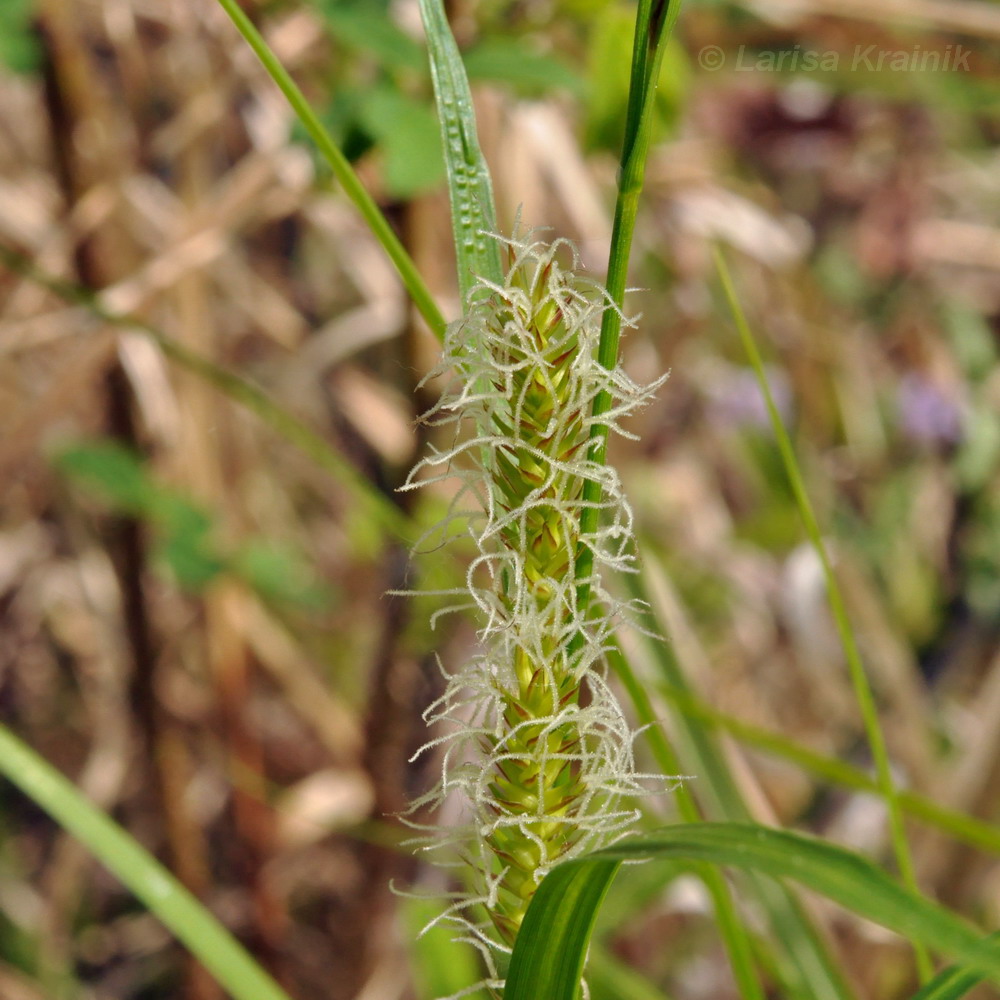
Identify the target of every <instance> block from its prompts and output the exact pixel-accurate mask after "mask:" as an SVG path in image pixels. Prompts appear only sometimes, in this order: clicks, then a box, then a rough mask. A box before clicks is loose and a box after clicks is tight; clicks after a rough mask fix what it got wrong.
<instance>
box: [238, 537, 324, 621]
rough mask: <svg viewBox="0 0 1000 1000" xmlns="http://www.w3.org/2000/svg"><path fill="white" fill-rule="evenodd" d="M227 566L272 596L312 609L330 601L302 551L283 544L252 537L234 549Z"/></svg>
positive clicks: (320, 607) (283, 601) (268, 595)
mask: <svg viewBox="0 0 1000 1000" xmlns="http://www.w3.org/2000/svg"><path fill="white" fill-rule="evenodd" d="M229 567H230V569H231V570H232V571H233V572H234V573H235V574H236V575H237V576H239V577H240V578H241V579H242V580H244V581H245V582H246V583H248V584H249V585H250V586H251V587H253V589H254V590H256V591H257V592H258V593H259V594H261V595H262V596H263V597H267V598H270V599H271V600H274V601H280V602H282V603H285V604H294V605H297V606H298V607H302V608H309V609H313V610H321V609H322V608H325V607H327V606H328V605H329V603H330V592H329V591H328V589H327V588H325V587H323V586H321V585H320V583H319V582H318V581H317V579H316V576H315V574H314V573H313V572H312V570H311V568H310V567H309V566H308V564H307V563H306V562H305V561H304V560H303V559H302V557H301V555H299V553H297V552H296V551H294V550H293V549H290V548H287V547H285V546H279V545H275V544H273V543H271V542H267V541H263V540H260V539H251V540H250V541H249V542H246V543H245V544H244V545H241V546H240V547H239V548H238V549H237V550H236V552H235V553H234V555H233V557H232V559H231V561H230V563H229Z"/></svg>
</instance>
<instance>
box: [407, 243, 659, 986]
mask: <svg viewBox="0 0 1000 1000" xmlns="http://www.w3.org/2000/svg"><path fill="white" fill-rule="evenodd" d="M502 242H503V244H504V246H505V249H506V253H507V257H508V264H509V266H508V270H507V275H506V279H505V280H504V283H503V284H502V285H494V284H491V283H489V282H485V281H480V282H479V284H478V285H477V286H476V287H475V288H474V290H473V292H472V293H471V295H470V304H469V308H468V311H467V314H466V316H465V317H464V318H463V319H462V320H461V321H459V322H458V323H454V324H452V325H451V326H450V327H449V328H448V331H447V334H446V338H445V346H444V355H443V358H442V363H441V366H440V367H439V369H438V370H437V372H435V373H432V374H439V373H441V372H443V371H446V370H449V369H450V370H451V371H452V372H453V373H454V376H455V383H454V386H453V388H452V389H451V390H450V391H449V392H447V393H446V394H445V395H444V396H443V397H442V399H441V400H440V402H439V403H438V404H437V405H436V406H435V407H434V408H433V409H431V410H430V411H429V412H428V413H427V414H425V416H424V420H425V421H426V422H428V423H431V424H436V425H451V427H452V429H453V431H454V438H453V444H452V446H451V447H450V448H448V449H447V450H443V451H432V453H431V454H430V455H429V456H428V457H426V458H424V459H423V460H422V461H421V462H419V463H418V464H417V466H416V467H415V468H414V470H413V472H412V473H411V474H410V477H409V480H408V481H407V485H406V486H405V487H404V489H410V488H415V487H416V486H418V485H423V484H426V483H428V482H434V481H438V480H444V479H457V480H458V481H459V484H460V487H459V489H458V491H457V492H456V494H455V498H454V499H453V501H452V503H451V506H450V509H449V512H448V514H447V516H446V517H445V519H444V521H443V523H442V524H440V525H438V526H437V527H436V528H435V529H434V533H435V534H436V536H437V537H438V538H447V537H454V536H456V535H468V536H471V538H472V539H473V540H474V542H475V545H476V549H477V555H476V557H475V558H474V559H473V561H472V563H471V565H470V567H469V570H468V573H467V578H466V585H467V593H468V596H469V597H470V598H471V601H472V604H473V606H474V607H475V608H476V609H478V611H479V614H480V621H481V629H480V633H479V637H480V641H481V651H480V652H479V653H478V654H477V655H476V656H474V657H473V658H472V659H471V660H470V661H469V662H468V663H466V664H465V665H464V666H463V667H462V668H461V669H460V670H459V671H457V672H456V673H454V674H446V677H447V685H446V689H445V692H444V694H443V695H442V696H441V697H440V698H439V699H438V700H437V701H436V702H435V703H434V704H433V705H431V706H430V708H429V709H428V710H427V712H426V713H425V719H426V721H427V723H428V724H429V725H441V726H443V727H444V728H445V729H446V732H445V735H443V736H440V737H438V738H437V739H435V740H432V741H431V742H430V743H428V744H426V745H425V746H424V747H423V748H422V750H421V751H420V752H421V753H422V752H424V751H426V750H428V749H430V748H431V747H436V746H443V748H444V750H443V762H442V769H441V778H440V781H439V783H438V785H437V786H436V787H435V788H434V789H433V790H432V791H431V792H430V793H428V795H426V796H424V797H423V798H422V799H421V800H419V801H418V802H416V803H414V809H415V810H416V809H418V808H421V807H425V806H433V807H440V806H442V805H443V804H444V802H445V800H446V799H447V798H448V797H449V796H451V795H458V796H460V797H461V800H462V802H463V805H464V811H465V813H466V816H467V821H466V822H465V823H464V824H461V825H460V826H458V827H456V826H450V827H449V828H448V829H447V830H441V829H438V828H437V827H431V826H426V825H420V824H417V823H416V822H413V823H412V825H414V826H415V827H417V828H418V829H420V830H421V836H420V838H419V840H418V842H419V843H420V845H421V846H422V847H423V848H424V849H427V850H429V851H432V852H434V853H435V854H436V855H438V856H439V857H443V858H444V859H445V860H444V861H443V863H444V864H454V863H455V860H454V859H455V856H456V853H457V856H458V858H459V859H460V861H459V863H463V864H466V865H468V868H469V871H470V873H471V881H470V883H469V884H470V885H471V888H470V890H469V891H467V892H466V891H463V892H461V893H458V894H456V895H455V897H454V901H453V905H452V906H451V907H450V909H449V910H448V911H447V912H446V914H445V915H444V919H446V920H449V921H451V922H453V923H456V924H457V925H458V926H460V927H461V929H462V931H463V935H464V939H465V940H468V941H470V942H472V943H473V944H475V945H476V946H477V947H478V948H479V949H480V951H481V952H482V953H483V955H484V957H485V959H486V962H487V965H488V968H489V972H490V979H489V985H490V986H491V988H494V989H497V988H500V987H502V979H501V978H500V976H499V973H498V959H500V961H499V964H500V965H502V958H501V956H502V955H503V954H504V953H509V951H510V950H511V948H512V947H513V943H514V940H515V938H516V936H517V932H518V928H519V927H520V924H521V921H522V920H523V918H524V914H525V911H526V909H527V906H528V904H529V902H530V901H531V897H532V896H533V894H534V892H535V890H536V889H537V887H538V884H539V882H540V881H541V879H542V878H543V877H544V875H545V874H546V872H547V871H548V870H549V869H550V868H551V867H552V866H553V865H554V864H556V863H557V862H559V861H563V860H566V859H569V858H573V857H577V856H579V855H581V854H583V853H586V852H587V851H589V850H592V849H594V848H596V847H599V846H602V845H603V844H606V843H607V842H608V841H610V840H613V839H615V838H616V837H618V836H621V835H622V834H623V833H624V832H625V831H626V830H627V829H628V827H629V826H630V825H631V824H632V823H633V821H634V820H635V818H636V816H637V813H636V810H635V808H634V804H633V803H632V802H631V801H630V800H631V799H632V797H633V796H635V795H636V794H639V793H641V791H642V789H641V787H640V786H639V784H638V781H637V777H638V776H637V775H636V773H635V769H634V764H633V758H632V740H633V734H632V732H631V730H630V727H629V725H628V723H627V722H626V720H625V718H624V716H623V714H622V712H621V709H620V707H619V705H618V703H617V701H616V699H615V697H614V694H613V692H612V691H611V689H610V688H609V687H608V684H607V682H606V679H605V668H604V664H603V654H604V651H605V649H606V647H607V644H608V640H609V638H610V636H611V633H612V630H613V628H614V624H615V620H616V619H617V618H618V617H620V615H621V612H622V610H623V609H622V607H621V606H620V605H618V604H616V603H615V601H614V600H613V599H612V598H611V597H610V596H609V595H608V593H607V592H606V591H605V589H604V588H603V586H602V583H601V572H602V570H604V569H607V568H612V569H619V570H629V569H630V568H632V562H633V559H634V555H633V548H632V514H631V510H630V509H629V507H628V505H627V503H626V502H625V499H624V496H623V493H622V489H621V484H620V481H619V478H618V475H617V473H616V472H615V471H614V470H613V469H612V468H610V467H608V466H606V465H603V464H599V463H597V462H595V461H593V460H592V458H591V440H592V439H591V429H592V427H593V425H594V422H595V421H594V418H593V417H592V416H591V410H592V406H593V402H594V399H595V397H596V396H597V395H598V394H599V393H601V392H607V393H609V394H610V396H611V398H612V400H613V403H612V407H611V409H610V411H609V412H608V413H606V414H604V415H603V416H602V417H601V418H600V423H602V424H604V425H607V426H609V427H610V428H611V429H612V430H614V431H616V432H618V433H621V434H625V432H624V431H622V429H621V428H620V427H619V426H618V420H619V419H620V418H621V417H622V416H623V415H625V414H627V413H629V412H631V411H632V410H634V409H635V408H637V407H638V406H640V405H642V404H643V403H645V402H646V401H647V400H648V399H649V398H650V397H651V395H652V394H653V392H654V391H655V390H656V389H657V388H658V387H659V385H660V384H662V382H663V379H660V380H658V381H657V382H656V383H654V384H653V385H651V386H646V387H640V386H638V385H636V384H635V383H634V382H633V381H632V380H631V379H630V378H629V377H628V376H627V375H626V374H625V373H624V371H622V370H621V369H620V368H616V369H614V370H610V371H609V370H608V369H606V368H604V367H603V366H601V365H600V364H599V363H598V362H597V360H596V349H597V342H598V339H599V335H600V325H601V318H602V316H603V314H604V312H605V311H606V310H608V309H615V308H617V307H616V306H615V305H614V303H613V302H611V300H610V299H609V297H608V295H607V293H606V291H605V290H604V289H603V287H602V286H601V285H599V284H598V283H597V282H595V281H593V280H591V279H588V278H586V277H583V276H581V275H580V274H579V261H578V258H577V256H576V253H575V251H574V249H573V247H572V246H571V244H569V243H568V242H567V241H565V240H557V241H555V242H554V243H551V244H547V243H544V242H542V241H540V240H538V239H535V238H534V234H533V233H529V234H528V235H527V236H526V237H525V238H524V239H523V240H522V239H511V240H507V239H503V240H502ZM560 254H563V255H565V256H568V257H569V258H570V263H571V267H570V269H568V270H566V269H564V268H563V267H562V265H561V264H560V263H559V261H558V259H557V258H558V257H559V256H560ZM587 481H593V482H596V483H599V484H600V486H601V488H602V490H601V497H602V499H601V500H600V501H599V502H598V506H599V507H600V509H601V514H602V517H601V519H600V520H601V521H602V522H603V523H602V526H601V527H599V528H598V529H597V530H595V531H594V532H592V533H582V532H581V529H580V515H581V512H582V510H583V506H584V501H583V491H584V484H585V483H586V482H587ZM587 549H589V550H590V551H591V552H592V553H593V557H594V558H593V566H594V569H593V570H592V572H591V574H590V578H589V579H586V580H581V579H578V578H577V571H576V566H577V560H578V558H579V555H580V553H581V552H582V551H584V550H587ZM581 583H589V585H590V591H591V593H592V595H593V597H592V600H595V601H597V602H598V606H600V607H601V608H603V609H604V612H603V614H601V615H599V616H597V617H595V616H593V615H592V614H588V612H587V609H585V608H581V607H578V602H577V588H578V586H579V585H580V584H581ZM465 606H467V605H465ZM456 849H457V851H456Z"/></svg>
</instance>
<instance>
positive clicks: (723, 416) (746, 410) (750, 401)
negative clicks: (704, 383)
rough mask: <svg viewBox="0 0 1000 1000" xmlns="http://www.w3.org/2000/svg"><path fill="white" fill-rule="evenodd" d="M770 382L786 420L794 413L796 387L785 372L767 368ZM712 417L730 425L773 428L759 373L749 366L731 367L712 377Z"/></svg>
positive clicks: (709, 387) (783, 419)
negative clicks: (793, 393) (758, 382)
mask: <svg viewBox="0 0 1000 1000" xmlns="http://www.w3.org/2000/svg"><path fill="white" fill-rule="evenodd" d="M766 374H767V383H768V385H769V386H770V387H771V395H772V396H773V397H774V405H775V406H776V407H777V408H778V413H779V415H780V416H781V419H782V421H783V422H784V423H787V422H788V420H789V419H790V418H791V415H792V390H791V387H790V386H789V384H788V378H787V376H786V375H785V373H784V372H782V371H779V370H778V369H775V368H768V369H767V372H766ZM708 394H709V399H710V403H709V406H710V411H711V414H712V417H713V418H714V419H715V420H717V421H718V422H719V423H720V424H723V425H724V426H727V427H752V428H755V429H757V430H763V431H770V430H771V418H770V417H769V416H768V412H767V403H766V402H765V401H764V394H763V393H762V392H761V390H760V386H759V385H758V384H757V376H756V375H755V374H754V373H753V371H752V370H751V369H749V368H730V369H728V370H725V371H724V372H722V373H720V374H719V375H718V376H716V377H715V378H713V379H712V381H711V382H710V383H709V385H708Z"/></svg>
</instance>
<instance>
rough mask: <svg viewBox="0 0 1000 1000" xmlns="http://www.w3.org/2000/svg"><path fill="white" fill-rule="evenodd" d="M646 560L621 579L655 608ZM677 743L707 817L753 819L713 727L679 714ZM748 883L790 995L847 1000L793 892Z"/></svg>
mask: <svg viewBox="0 0 1000 1000" xmlns="http://www.w3.org/2000/svg"><path fill="white" fill-rule="evenodd" d="M643 562H644V569H643V572H642V573H639V574H635V573H628V574H625V575H624V577H623V581H624V583H625V585H626V587H628V589H629V591H630V593H631V595H632V596H633V597H635V598H637V599H638V600H640V601H643V602H645V603H646V604H647V605H649V606H651V607H652V606H653V602H652V601H651V600H650V595H649V593H648V592H647V591H646V588H645V585H644V576H645V575H647V574H648V573H650V572H653V571H654V570H655V569H656V568H657V565H656V560H655V559H654V558H653V555H652V553H651V552H646V553H644V559H643ZM651 631H652V632H653V633H654V634H659V633H663V632H665V631H667V630H666V629H665V628H664V627H663V626H662V625H661V624H660V623H658V622H655V621H654V622H653V623H652V627H651ZM645 641H646V643H647V645H648V648H649V650H650V652H651V654H652V656H653V659H654V661H655V663H656V665H657V667H658V668H659V670H660V671H661V673H662V676H663V678H664V679H665V680H666V682H667V684H668V685H669V686H670V688H671V689H673V690H677V691H681V692H684V693H687V694H688V695H690V685H689V684H688V681H687V677H686V676H685V674H684V671H683V669H682V668H681V665H680V663H679V662H678V660H677V657H676V655H675V653H674V647H673V646H672V645H671V644H670V643H669V642H661V641H658V640H655V639H651V638H647V639H646V640H645ZM674 741H675V744H676V746H677V748H678V753H679V755H680V758H681V761H682V764H683V770H684V771H685V772H686V773H688V774H696V775H698V782H697V796H698V798H699V799H700V800H701V801H702V803H703V807H704V811H705V815H706V816H707V817H708V818H710V819H716V820H718V819H723V820H727V821H730V822H737V823H744V822H747V821H749V820H750V819H751V818H752V817H751V814H750V810H749V809H748V808H747V805H746V802H745V801H744V799H743V794H742V792H741V791H740V788H739V786H738V784H737V782H736V780H735V778H734V777H733V775H732V774H731V772H730V771H729V768H728V766H727V764H726V755H725V753H723V750H722V747H721V745H720V743H719V741H718V740H717V739H716V737H715V734H714V733H713V732H711V730H710V728H709V727H707V726H704V725H702V724H700V722H699V721H698V720H695V719H690V718H688V717H687V716H685V715H684V714H683V713H678V714H677V716H676V729H675V735H674ZM746 882H747V883H748V885H749V888H750V891H752V893H753V895H754V896H755V897H756V900H757V901H759V903H760V906H761V908H762V909H763V911H764V912H765V913H766V914H767V920H768V923H769V925H770V928H771V931H772V938H773V941H774V943H775V951H776V953H777V955H778V958H779V962H778V969H779V978H780V979H781V980H782V983H783V986H784V988H785V990H786V992H787V993H788V994H789V995H790V996H792V997H811V998H814V1000H847V998H849V997H850V996H851V990H850V988H849V986H848V984H847V982H846V981H845V979H844V976H843V973H842V972H841V970H840V968H839V967H838V965H837V963H836V962H835V961H834V960H833V959H832V958H831V956H830V954H829V950H828V949H827V947H826V945H825V944H824V942H823V940H822V938H821V937H820V935H819V933H818V932H817V930H816V928H815V926H814V924H813V921H812V919H811V917H810V916H809V914H808V913H807V912H806V910H805V909H804V907H803V906H802V903H801V902H800V901H799V899H798V898H797V897H796V895H795V893H794V891H793V890H792V889H790V888H789V887H787V886H785V885H782V884H780V883H778V882H774V881H772V880H771V879H768V878H765V877H763V876H762V875H759V874H757V873H755V872H750V873H749V874H748V875H747V876H746Z"/></svg>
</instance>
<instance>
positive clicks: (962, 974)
mask: <svg viewBox="0 0 1000 1000" xmlns="http://www.w3.org/2000/svg"><path fill="white" fill-rule="evenodd" d="M987 940H988V941H994V942H997V943H1000V932H998V933H996V934H991V935H990V936H989V937H988V938H987ZM985 978H986V977H985V976H983V975H982V973H979V972H973V971H971V970H969V969H965V968H963V967H962V966H960V965H949V966H948V968H946V969H942V970H941V971H940V972H939V973H938V974H937V975H936V976H935V977H934V978H933V979H932V980H930V982H928V983H927V984H926V985H925V986H924V987H923V989H921V990H920V991H919V992H918V993H915V994H914V995H913V997H912V1000H958V998H959V997H963V996H965V994H966V993H968V992H969V990H971V989H972V988H973V987H974V986H978V985H979V984H980V983H981V982H982V981H983V979H985Z"/></svg>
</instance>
